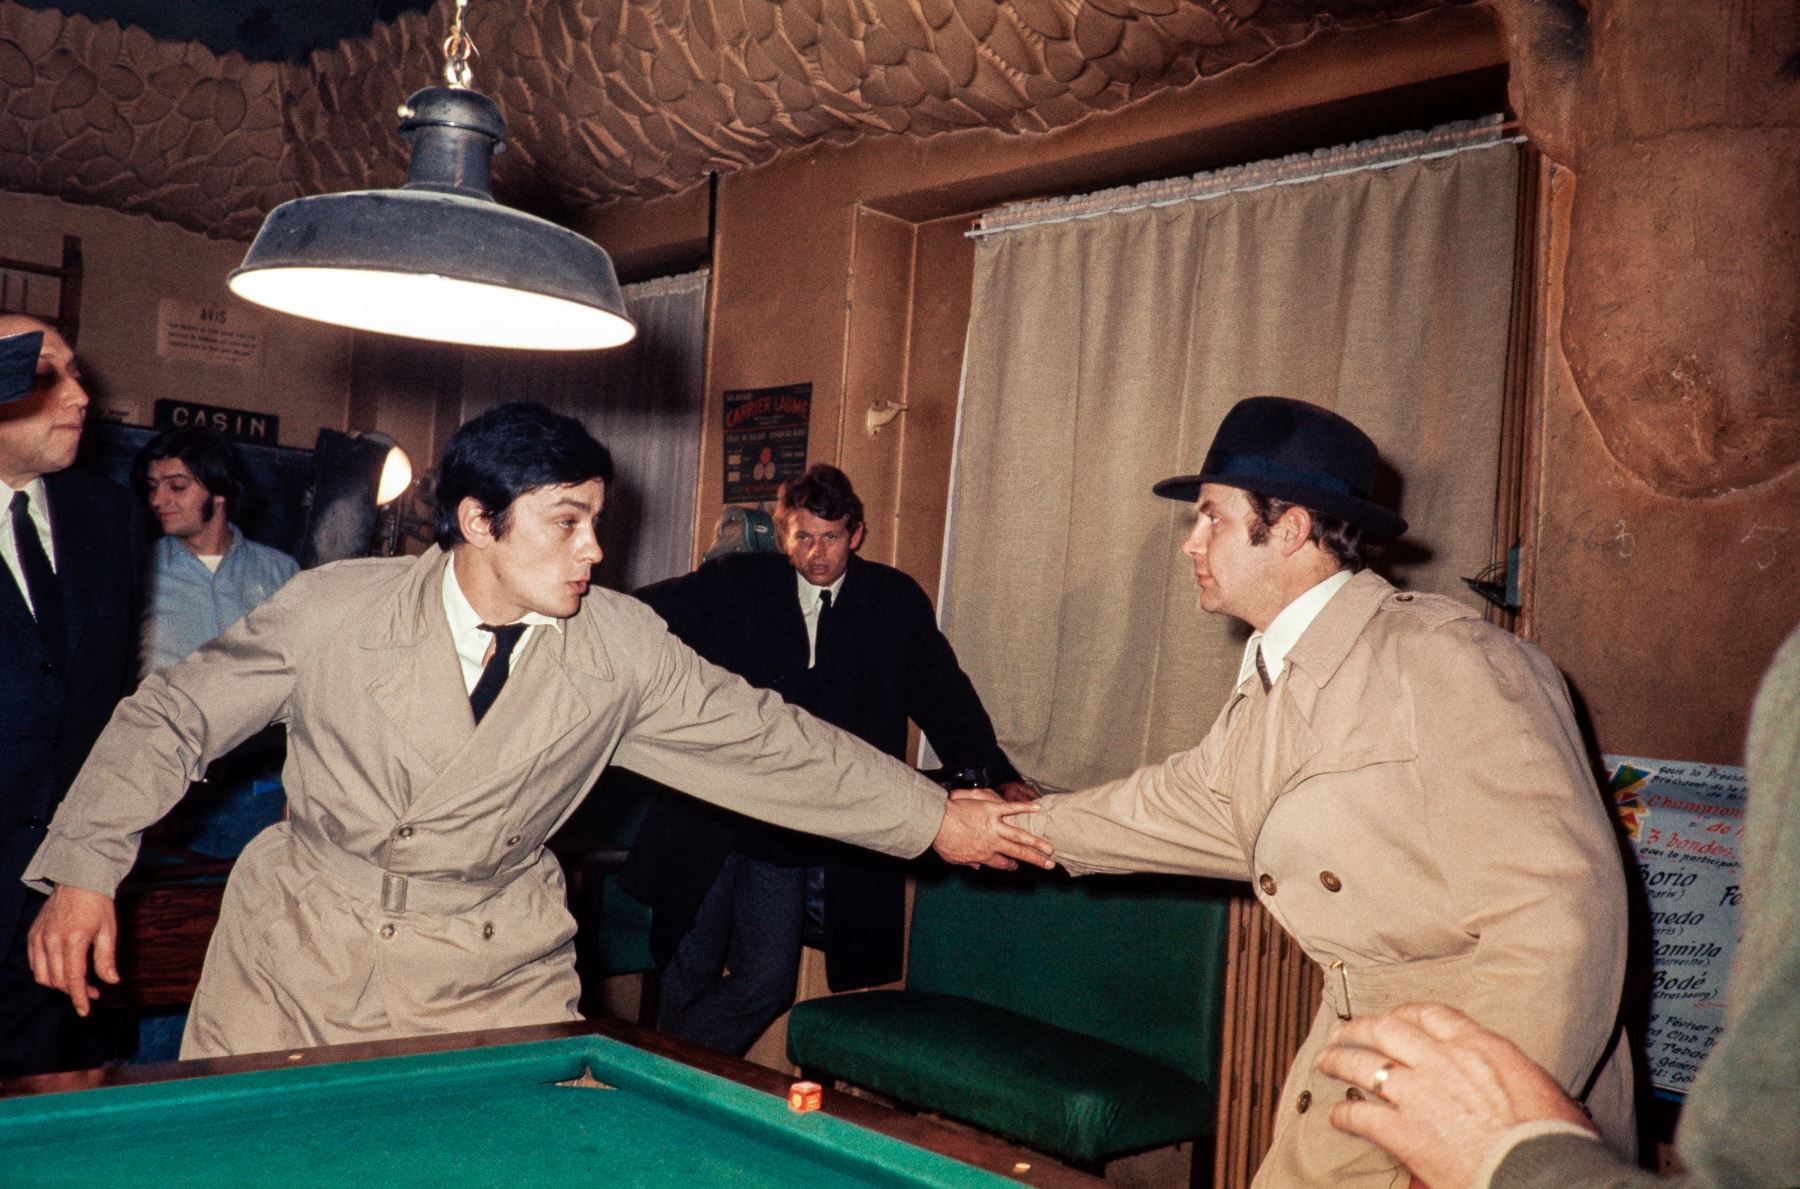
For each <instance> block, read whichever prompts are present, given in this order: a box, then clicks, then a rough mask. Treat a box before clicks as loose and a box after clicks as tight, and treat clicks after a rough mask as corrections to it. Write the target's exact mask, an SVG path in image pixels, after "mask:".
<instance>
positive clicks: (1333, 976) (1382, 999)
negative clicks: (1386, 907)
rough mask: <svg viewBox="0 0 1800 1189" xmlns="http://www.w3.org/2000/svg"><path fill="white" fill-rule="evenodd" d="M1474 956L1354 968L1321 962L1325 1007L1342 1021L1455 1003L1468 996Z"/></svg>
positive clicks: (1450, 956) (1455, 955)
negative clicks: (1404, 1007) (1430, 1004)
mask: <svg viewBox="0 0 1800 1189" xmlns="http://www.w3.org/2000/svg"><path fill="white" fill-rule="evenodd" d="M1474 961H1475V955H1474V954H1472V953H1468V954H1451V955H1449V956H1448V957H1444V958H1425V959H1421V960H1419V961H1417V962H1388V963H1383V964H1381V965H1378V966H1352V965H1350V964H1348V963H1346V962H1343V961H1335V960H1334V961H1330V962H1320V963H1319V968H1320V969H1321V970H1323V971H1324V973H1325V1004H1326V1006H1327V1007H1329V1008H1331V1010H1332V1011H1333V1012H1335V1013H1337V1018H1338V1019H1340V1020H1348V1019H1352V1018H1354V1017H1356V1016H1371V1015H1375V1014H1377V1013H1379V1012H1384V1011H1387V1010H1388V1009H1389V1008H1393V1007H1399V1006H1400V1005H1401V1004H1402V1003H1417V1002H1421V1001H1435V1002H1439V1003H1445V1002H1448V1003H1455V1002H1457V1001H1458V1000H1461V999H1464V998H1466V997H1467V995H1468V986H1469V967H1470V966H1471V965H1472V964H1473V963H1474Z"/></svg>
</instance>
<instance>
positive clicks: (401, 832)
mask: <svg viewBox="0 0 1800 1189" xmlns="http://www.w3.org/2000/svg"><path fill="white" fill-rule="evenodd" d="M412 836H413V828H412V827H411V826H401V827H400V828H399V829H398V830H395V831H394V837H396V838H411V837H412Z"/></svg>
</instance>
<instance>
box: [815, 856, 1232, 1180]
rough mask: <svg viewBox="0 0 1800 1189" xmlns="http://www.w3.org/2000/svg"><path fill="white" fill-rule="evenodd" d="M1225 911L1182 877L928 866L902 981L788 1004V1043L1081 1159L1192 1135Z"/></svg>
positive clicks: (902, 1093) (1207, 1086)
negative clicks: (888, 987) (897, 986)
mask: <svg viewBox="0 0 1800 1189" xmlns="http://www.w3.org/2000/svg"><path fill="white" fill-rule="evenodd" d="M1226 912H1227V908H1226V896H1225V894H1224V892H1223V891H1222V889H1221V888H1220V887H1219V886H1218V885H1214V884H1209V883H1205V882H1202V881H1198V880H1182V879H1162V878H1153V877H1146V876H1129V877H1092V878H1088V879H1083V880H1071V879H1069V878H1068V877H1067V876H1065V875H1062V874H1061V873H1055V874H1049V875H1046V874H1043V873H1025V872H1021V873H1018V874H1012V875H1003V874H997V873H992V872H985V871H984V872H968V871H962V870H951V869H948V868H945V867H943V866H942V865H941V864H934V865H933V868H932V869H931V870H930V871H929V872H928V873H926V874H924V875H921V877H920V878H919V882H918V894H917V897H916V899H915V901H914V905H913V924H912V938H911V942H910V944H909V949H908V953H907V987H906V989H905V990H904V991H865V992H860V993H857V994H851V995H837V996H832V997H830V998H825V999H814V1000H809V1001H808V1002H805V1003H802V1004H799V1005H798V1006H796V1007H795V1008H794V1010H793V1012H792V1013H791V1014H790V1015H789V1018H788V1057H789V1059H790V1060H792V1061H793V1062H794V1063H795V1064H796V1065H799V1066H800V1067H801V1068H803V1069H806V1070H809V1071H812V1072H815V1073H817V1074H819V1075H823V1076H829V1077H835V1078H841V1079H843V1080H844V1081H846V1082H849V1083H851V1084H852V1085H856V1086H860V1087H863V1088H866V1089H869V1090H873V1091H875V1092H877V1093H879V1094H882V1095H885V1096H887V1097H889V1098H892V1099H896V1100H898V1101H900V1102H903V1103H906V1104H908V1105H911V1106H914V1107H917V1108H920V1109H923V1110H929V1111H933V1112H936V1113H938V1114H941V1115H944V1116H946V1117H949V1118H953V1119H957V1120H960V1121H962V1122H965V1123H969V1124H972V1125H974V1126H976V1127H980V1128H982V1129H984V1130H987V1131H991V1132H994V1133H996V1134H998V1135H1002V1136H1005V1137H1007V1138H1009V1139H1012V1140H1014V1141H1016V1142H1019V1143H1023V1144H1026V1145H1028V1146H1030V1147H1033V1148H1036V1149H1038V1150H1040V1151H1043V1152H1048V1153H1050V1154H1051V1155H1054V1156H1056V1157H1058V1158H1059V1159H1062V1160H1065V1161H1069V1162H1072V1163H1075V1164H1080V1165H1085V1166H1089V1167H1094V1166H1098V1165H1101V1164H1103V1163H1104V1162H1106V1161H1107V1160H1110V1159H1112V1158H1113V1157H1115V1156H1121V1155H1125V1154H1127V1153H1130V1152H1136V1151H1141V1150H1144V1149H1147V1148H1153V1147H1160V1146H1163V1145H1166V1144H1173V1143H1178V1142H1182V1141H1186V1140H1206V1139H1208V1138H1209V1137H1210V1136H1211V1135H1212V1132H1213V1126H1214V1119H1215V1109H1216V1103H1217V1086H1218V1063H1219V1018H1220V1007H1221V1003H1222V999H1223V995H1224V978H1223V974H1224V963H1225V929H1226ZM1207 1146H1208V1147H1210V1145H1207Z"/></svg>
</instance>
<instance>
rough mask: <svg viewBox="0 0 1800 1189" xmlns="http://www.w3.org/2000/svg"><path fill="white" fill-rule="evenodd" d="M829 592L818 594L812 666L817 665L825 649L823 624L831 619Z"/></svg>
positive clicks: (814, 621) (823, 591)
mask: <svg viewBox="0 0 1800 1189" xmlns="http://www.w3.org/2000/svg"><path fill="white" fill-rule="evenodd" d="M830 612H831V592H830V591H829V590H821V591H820V592H819V613H818V616H817V618H815V619H814V620H813V664H814V665H817V664H818V663H819V657H820V655H821V653H822V652H823V650H824V648H825V624H826V622H827V621H829V620H830V619H831V614H830Z"/></svg>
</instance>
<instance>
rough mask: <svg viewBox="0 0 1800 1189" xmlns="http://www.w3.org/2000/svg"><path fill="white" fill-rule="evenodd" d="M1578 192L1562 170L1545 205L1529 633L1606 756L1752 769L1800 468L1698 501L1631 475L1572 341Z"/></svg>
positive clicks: (1786, 578)
mask: <svg viewBox="0 0 1800 1189" xmlns="http://www.w3.org/2000/svg"><path fill="white" fill-rule="evenodd" d="M1579 185H1580V179H1579V178H1578V177H1577V176H1576V175H1575V174H1573V173H1571V172H1570V171H1568V170H1565V169H1557V170H1554V171H1553V172H1552V174H1551V181H1550V185H1549V201H1548V202H1546V203H1545V207H1544V209H1545V212H1546V216H1545V225H1544V230H1543V232H1542V251H1543V253H1544V259H1545V262H1546V265H1547V271H1546V274H1545V287H1544V295H1543V308H1542V313H1543V326H1542V330H1541V332H1540V334H1539V336H1538V342H1537V360H1536V374H1535V375H1534V377H1533V389H1534V395H1535V396H1536V399H1537V401H1538V403H1539V419H1538V424H1537V426H1536V433H1535V438H1536V443H1535V453H1536V454H1537V457H1538V460H1539V462H1538V465H1537V467H1536V472H1537V474H1536V491H1535V493H1533V494H1532V498H1533V499H1534V501H1535V504H1536V508H1535V511H1534V514H1533V515H1532V516H1531V517H1530V520H1529V521H1528V523H1529V524H1530V525H1531V529H1530V533H1531V535H1530V537H1529V538H1528V542H1527V544H1528V549H1529V555H1530V557H1531V559H1532V560H1531V563H1530V565H1529V568H1528V571H1527V575H1526V578H1527V582H1528V590H1529V593H1528V596H1527V606H1528V612H1529V614H1528V616H1527V617H1526V620H1525V623H1524V625H1523V626H1524V629H1525V631H1526V633H1527V634H1528V635H1530V636H1531V637H1532V638H1534V639H1535V640H1537V641H1538V643H1540V644H1541V645H1543V647H1544V648H1545V650H1546V651H1548V652H1549V654H1550V655H1551V656H1552V657H1553V658H1554V659H1555V660H1556V663H1557V664H1558V665H1560V666H1561V667H1562V670H1563V672H1564V673H1565V674H1567V676H1568V678H1569V682H1570V685H1571V687H1572V688H1573V689H1574V691H1575V693H1576V695H1577V698H1578V699H1579V701H1580V703H1581V704H1582V705H1583V707H1584V708H1585V709H1586V711H1587V713H1588V715H1589V717H1590V719H1591V722H1592V726H1593V730H1594V736H1595V738H1596V740H1597V741H1598V743H1599V746H1600V747H1601V749H1602V750H1604V751H1607V752H1613V753H1617V754H1629V755H1641V756H1648V757H1652V758H1657V759H1679V760H1698V761H1701V762H1704V763H1713V764H1741V763H1743V754H1744V731H1745V729H1746V728H1747V727H1748V725H1749V710H1750V701H1751V698H1752V696H1753V695H1754V693H1755V689H1756V682H1757V679H1758V678H1759V677H1760V676H1761V674H1762V672H1763V670H1764V669H1765V668H1766V667H1767V666H1768V663H1769V660H1770V659H1771V658H1772V657H1773V656H1774V654H1775V650H1776V648H1777V647H1778V646H1779V645H1780V643H1781V640H1782V639H1783V637H1784V636H1786V634H1787V632H1788V631H1789V630H1790V629H1791V628H1792V627H1793V626H1794V624H1795V623H1796V622H1797V621H1800V467H1795V468H1789V469H1788V470H1787V471H1786V472H1785V473H1783V474H1779V475H1776V476H1775V477H1773V478H1771V479H1769V480H1768V481H1766V482H1763V483H1759V484H1756V485H1754V486H1750V487H1746V488H1743V489H1741V490H1736V491H1731V492H1728V493H1726V494H1722V495H1718V496H1712V497H1707V498H1692V499H1683V498H1677V497H1671V496H1666V495H1660V494H1658V493H1656V492H1655V491H1652V490H1651V489H1650V488H1649V487H1648V486H1646V485H1645V484H1644V483H1642V482H1641V481H1639V480H1638V479H1637V478H1635V477H1634V476H1633V475H1632V474H1631V473H1630V472H1629V471H1627V470H1626V468H1625V467H1623V466H1621V465H1620V463H1619V461H1618V460H1617V459H1616V458H1615V456H1614V454H1613V451H1612V449H1611V448H1610V447H1609V444H1608V442H1607V439H1606V437H1605V435H1604V434H1603V433H1602V431H1601V429H1600V427H1599V425H1598V424H1597V422H1596V420H1595V418H1594V416H1593V414H1592V413H1591V412H1590V411H1589V409H1588V407H1587V405H1586V404H1585V403H1584V401H1583V398H1582V395H1581V393H1580V391H1579V390H1578V389H1577V388H1576V385H1575V380H1574V377H1573V375H1572V374H1571V372H1570V370H1569V366H1568V362H1567V360H1566V359H1565V357H1564V355H1563V352H1562V347H1561V341H1560V330H1559V328H1560V327H1561V325H1562V309H1563V292H1564V284H1563V273H1564V262H1565V258H1566V256H1567V250H1568V243H1569V230H1570V217H1569V216H1570V207H1571V203H1572V199H1573V195H1574V191H1575V188H1576V187H1577V186H1579ZM1789 407H1790V410H1800V392H1796V393H1793V394H1792V404H1791V405H1790V406H1789ZM1790 416H1800V413H1795V412H1791V413H1790Z"/></svg>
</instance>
